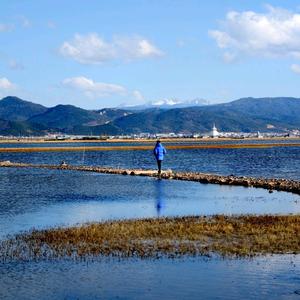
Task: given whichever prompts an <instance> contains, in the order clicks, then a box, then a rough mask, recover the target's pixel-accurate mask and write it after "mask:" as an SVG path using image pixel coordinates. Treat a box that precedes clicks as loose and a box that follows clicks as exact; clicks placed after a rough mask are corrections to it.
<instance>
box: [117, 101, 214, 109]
mask: <svg viewBox="0 0 300 300" xmlns="http://www.w3.org/2000/svg"><path fill="white" fill-rule="evenodd" d="M209 104H210V103H209V101H208V100H205V99H201V98H196V99H193V100H180V99H172V98H171V99H161V100H155V101H150V102H146V103H144V104H140V105H132V106H130V105H126V104H124V105H120V106H118V108H123V109H131V110H143V109H147V108H165V109H171V108H183V107H191V106H204V105H209Z"/></svg>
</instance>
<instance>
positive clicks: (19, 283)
mask: <svg viewBox="0 0 300 300" xmlns="http://www.w3.org/2000/svg"><path fill="white" fill-rule="evenodd" d="M299 289H300V256H294V255H284V256H278V255H274V256H267V257H258V258H255V259H251V260H249V259H239V260H223V259H220V258H213V259H211V258H204V257H199V258H190V259H175V260H172V259H159V260H150V259H149V260H135V259H123V260H119V259H109V258H108V259H98V260H96V261H93V262H91V261H82V262H73V261H56V262H55V261H54V262H53V261H48V262H47V261H46V262H23V263H17V264H6V265H1V266H0V298H1V299H299V298H300V295H299V294H298V293H300V290H299Z"/></svg>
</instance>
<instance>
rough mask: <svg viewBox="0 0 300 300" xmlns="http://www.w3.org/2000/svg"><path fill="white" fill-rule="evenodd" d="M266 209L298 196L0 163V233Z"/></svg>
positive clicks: (299, 207) (294, 207) (293, 206)
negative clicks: (21, 167)
mask: <svg viewBox="0 0 300 300" xmlns="http://www.w3.org/2000/svg"><path fill="white" fill-rule="evenodd" d="M268 213H269V214H270V213H272V214H290V213H291V214H296V213H300V196H299V195H295V194H291V193H286V192H277V191H274V192H273V193H272V194H270V193H269V192H268V191H267V190H264V189H257V188H245V187H233V186H221V185H212V184H200V183H197V182H185V181H175V180H157V179H155V178H148V177H132V176H123V175H108V174H99V173H89V172H88V173H85V172H76V171H63V170H44V169H16V168H1V169H0V238H1V237H3V236H5V235H7V234H12V233H17V232H19V231H21V230H29V229H31V228H33V227H34V228H45V227H52V226H56V225H74V224H77V223H83V222H91V221H104V220H111V219H124V218H126V219H130V218H145V217H157V216H187V215H213V214H227V215H232V214H268Z"/></svg>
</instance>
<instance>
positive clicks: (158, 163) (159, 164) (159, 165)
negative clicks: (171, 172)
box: [156, 159, 162, 174]
mask: <svg viewBox="0 0 300 300" xmlns="http://www.w3.org/2000/svg"><path fill="white" fill-rule="evenodd" d="M156 161H157V167H158V174H160V173H161V162H162V160H160V159H157V160H156Z"/></svg>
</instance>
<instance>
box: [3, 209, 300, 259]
mask: <svg viewBox="0 0 300 300" xmlns="http://www.w3.org/2000/svg"><path fill="white" fill-rule="evenodd" d="M299 241H300V215H294V216H292V215H286V216H271V215H264V216H253V215H243V216H231V217H229V216H224V215H216V216H209V217H207V216H195V217H172V218H156V219H149V218H148V219H139V220H122V221H107V222H104V223H91V224H84V225H81V226H72V227H68V228H59V227H57V228H53V229H46V230H33V231H31V232H28V233H24V234H18V235H16V236H14V237H13V238H10V239H8V240H4V241H0V261H3V262H5V261H10V260H28V259H53V258H66V257H72V258H73V259H80V258H85V257H93V256H111V257H120V258H126V257H137V258H161V257H168V258H176V257H182V256H186V255H187V256H203V255H207V256H210V255H211V254H212V253H216V254H219V255H221V256H223V257H252V256H257V255H267V254H300V243H299Z"/></svg>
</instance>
